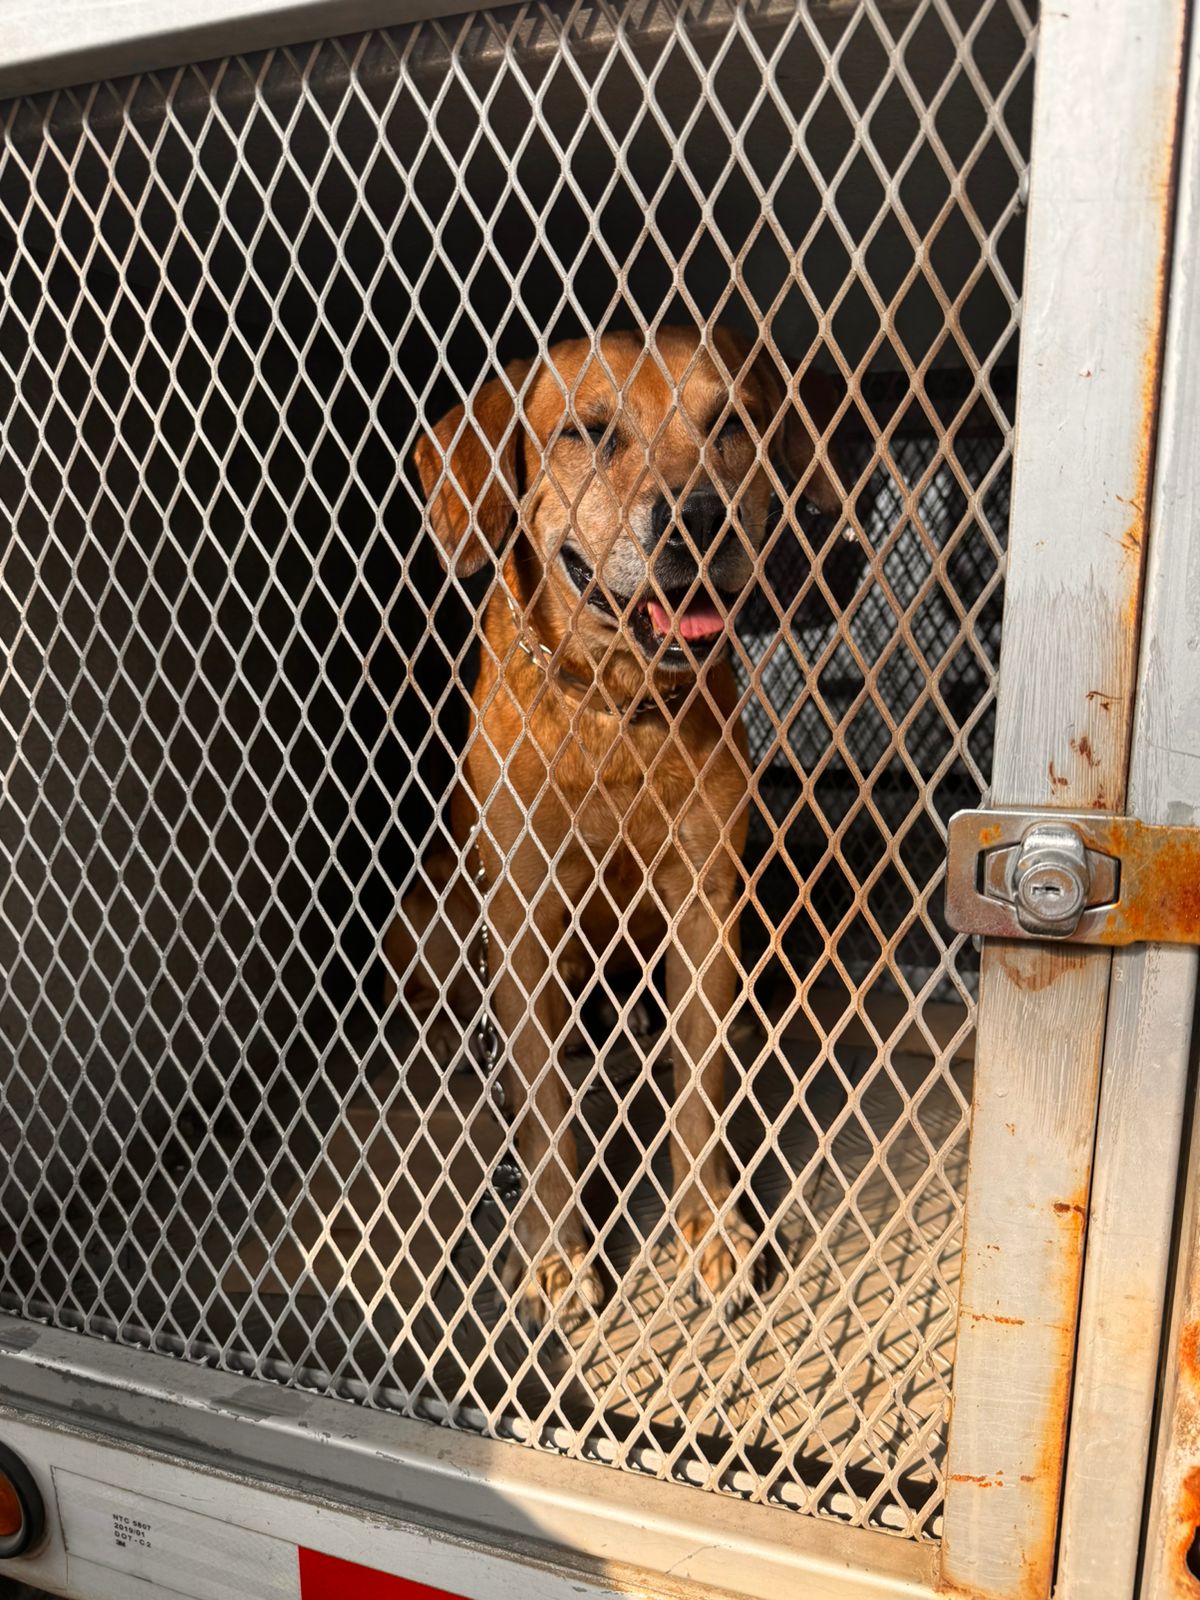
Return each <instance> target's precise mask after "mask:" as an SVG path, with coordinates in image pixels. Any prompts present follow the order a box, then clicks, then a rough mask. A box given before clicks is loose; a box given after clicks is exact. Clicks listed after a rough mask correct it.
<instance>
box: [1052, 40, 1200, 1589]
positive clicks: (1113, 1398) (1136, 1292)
mask: <svg viewBox="0 0 1200 1600" xmlns="http://www.w3.org/2000/svg"><path fill="white" fill-rule="evenodd" d="M1198 88H1200V37H1198V36H1197V34H1196V31H1195V29H1193V31H1192V37H1191V42H1190V48H1189V65H1188V90H1187V112H1186V117H1185V123H1184V133H1183V138H1182V140H1181V143H1180V151H1181V155H1180V172H1179V179H1178V202H1177V204H1178V211H1177V216H1176V219H1175V229H1174V240H1175V243H1174V251H1173V258H1172V263H1171V280H1170V283H1171V288H1170V299H1169V314H1168V325H1167V342H1166V349H1165V353H1164V367H1163V395H1162V409H1161V414H1160V417H1159V425H1158V438H1157V448H1156V461H1155V478H1154V494H1153V500H1152V503H1151V521H1150V540H1149V549H1148V554H1147V566H1146V579H1145V603H1144V607H1143V612H1142V649H1141V661H1140V665H1139V673H1138V691H1137V703H1136V707H1135V713H1134V735H1133V750H1132V755H1131V763H1130V774H1129V804H1128V810H1129V812H1130V814H1131V815H1132V816H1136V817H1139V818H1141V819H1142V820H1144V821H1146V822H1170V823H1177V824H1183V825H1184V826H1187V825H1194V824H1195V823H1196V822H1197V821H1200V672H1198V671H1197V649H1198V647H1200V640H1198V639H1197V635H1196V619H1197V617H1200V483H1198V482H1197V475H1196V418H1197V416H1198V415H1200V105H1198V104H1197V96H1196V91H1197V89H1198ZM1196 972H1197V952H1196V951H1195V950H1190V949H1183V948H1179V947H1169V946H1163V945H1143V946H1139V947H1138V948H1136V949H1133V950H1128V951H1122V952H1121V953H1120V954H1118V955H1117V956H1116V957H1115V958H1114V961H1113V987H1112V998H1111V1001H1110V1009H1109V1019H1108V1032H1107V1039H1106V1043H1105V1053H1104V1076H1103V1085H1102V1089H1101V1098H1100V1122H1099V1128H1098V1132H1097V1138H1096V1154H1095V1164H1094V1172H1093V1183H1092V1200H1091V1213H1090V1220H1089V1232H1088V1250H1087V1260H1086V1264H1085V1268H1084V1280H1083V1301H1082V1306H1081V1312H1080V1338H1079V1350H1078V1356H1077V1376H1076V1381H1075V1389H1074V1394H1073V1399H1072V1408H1071V1439H1070V1445H1069V1450H1068V1458H1067V1476H1066V1483H1065V1490H1064V1499H1063V1528H1062V1542H1061V1548H1060V1556H1059V1570H1058V1583H1057V1589H1056V1593H1057V1594H1058V1595H1060V1596H1061V1600H1109V1597H1110V1596H1112V1595H1114V1594H1121V1595H1125V1594H1132V1593H1133V1591H1134V1586H1135V1580H1136V1572H1137V1560H1138V1541H1139V1533H1140V1528H1141V1514H1142V1505H1143V1500H1144V1496H1145V1493H1146V1463H1147V1456H1148V1451H1149V1445H1150V1430H1151V1421H1152V1417H1153V1412H1154V1395H1155V1383H1156V1379H1157V1376H1158V1363H1159V1351H1160V1341H1161V1337H1162V1326H1163V1316H1164V1297H1165V1294H1166V1285H1167V1270H1168V1263H1169V1259H1170V1252H1171V1239H1172V1219H1173V1216H1174V1211H1175V1205H1176V1198H1177V1189H1178V1161H1179V1149H1180V1140H1181V1134H1182V1129H1183V1117H1184V1104H1185V1098H1186V1093H1187V1078H1188V1059H1189V1049H1190V1043H1191V1033H1192V1018H1193V1011H1194V1008H1195V999H1196ZM1167 1381H1168V1383H1171V1384H1173V1383H1174V1382H1175V1381H1176V1372H1175V1364H1174V1363H1169V1365H1168V1371H1167ZM1117 1461H1119V1462H1120V1464H1121V1469H1120V1471H1119V1472H1114V1471H1113V1463H1114V1462H1117ZM1160 1477H1161V1475H1156V1479H1155V1481H1156V1483H1157V1482H1158V1481H1160ZM1157 1548H1158V1550H1159V1551H1160V1552H1162V1551H1163V1549H1164V1545H1163V1542H1162V1541H1161V1540H1160V1541H1159V1543H1158V1547H1157ZM1158 1592H1159V1591H1158V1590H1155V1589H1151V1590H1149V1591H1148V1593H1150V1594H1157V1593H1158Z"/></svg>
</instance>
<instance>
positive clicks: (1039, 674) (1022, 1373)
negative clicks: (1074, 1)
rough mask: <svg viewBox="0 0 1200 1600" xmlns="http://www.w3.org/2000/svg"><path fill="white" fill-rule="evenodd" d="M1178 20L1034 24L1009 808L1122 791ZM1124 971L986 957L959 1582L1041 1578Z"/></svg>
mask: <svg viewBox="0 0 1200 1600" xmlns="http://www.w3.org/2000/svg"><path fill="white" fill-rule="evenodd" d="M1185 15H1186V7H1185V6H1184V5H1183V4H1182V3H1175V4H1171V5H1160V6H1156V7H1153V8H1150V9H1149V10H1148V9H1147V8H1146V7H1145V6H1143V5H1141V4H1140V3H1137V0H1085V3H1083V4H1080V5H1075V6H1072V7H1071V8H1070V9H1069V11H1063V10H1059V9H1054V10H1051V11H1049V12H1048V13H1044V14H1043V17H1042V30H1043V31H1042V34H1041V38H1040V41H1039V55H1038V78H1037V85H1036V99H1035V112H1034V145H1033V151H1034V155H1033V167H1032V187H1031V200H1030V218H1029V237H1028V251H1027V275H1026V282H1025V291H1024V293H1025V301H1024V321H1023V328H1024V332H1023V340H1022V352H1021V373H1020V401H1019V413H1018V441H1017V453H1016V459H1015V483H1014V504H1013V518H1012V528H1011V538H1010V576H1009V587H1008V591H1007V600H1006V610H1005V636H1004V645H1003V654H1002V662H1001V689H1000V699H999V707H998V723H997V736H996V755H995V764H994V767H993V779H992V781H993V802H994V803H996V804H999V805H1020V806H1039V805H1042V806H1044V805H1054V806H1060V807H1064V808H1070V809H1085V808H1090V807H1095V808H1097V809H1105V810H1120V809H1121V807H1122V803H1123V800H1124V794H1125V778H1126V746H1127V741H1128V736H1129V729H1130V724H1131V716H1132V707H1133V688H1134V677H1135V669H1136V635H1137V619H1138V604H1139V589H1140V571H1141V556H1142V545H1143V533H1144V527H1145V507H1146V504H1147V497H1148V493H1149V488H1150V481H1149V475H1150V446H1151V438H1152V432H1153V424H1154V416H1155V405H1156V391H1157V374H1158V361H1159V345H1160V339H1161V334H1162V315H1163V295H1164V290H1163V285H1164V274H1165V271H1166V250H1167V241H1168V228H1169V217H1170V202H1171V172H1172V161H1173V153H1174V149H1175V138H1176V123H1177V117H1178V106H1179V98H1180V94H1179V79H1180V63H1181V53H1182V43H1183V33H1184V23H1185ZM1109 968H1110V958H1109V956H1108V955H1107V954H1106V953H1104V952H1102V951H1084V950H1073V949H1069V948H1063V949H1055V948H1047V947H1045V946H1033V945H1022V944H1015V943H1014V944H1008V943H1004V942H996V943H993V944H992V945H990V946H988V947H987V949H986V950H985V956H984V963H983V976H982V989H981V1001H980V1018H979V1040H978V1051H977V1066H976V1079H975V1105H974V1121H973V1131H972V1146H971V1171H970V1176H969V1181H968V1190H967V1218H968V1222H967V1240H966V1249H965V1254H964V1264H963V1266H964V1279H963V1289H962V1297H961V1302H960V1313H959V1340H958V1353H957V1361H956V1371H955V1405H954V1413H953V1421H952V1425H951V1434H950V1452H949V1459H948V1487H947V1501H946V1516H945V1541H944V1549H943V1566H942V1579H943V1582H944V1583H945V1584H946V1586H947V1587H949V1588H951V1589H957V1590H959V1591H963V1592H966V1593H970V1594H978V1595H986V1596H997V1597H998V1596H1012V1597H1017V1596H1022V1597H1026V1596H1028V1597H1033V1596H1040V1595H1044V1594H1046V1593H1047V1592H1048V1591H1049V1588H1050V1584H1051V1578H1052V1570H1053V1560H1054V1546H1055V1535H1056V1529H1057V1517H1058V1502H1059V1485H1060V1481H1061V1471H1062V1454H1063V1444H1064V1438H1065V1430H1066V1421H1067V1404H1068V1395H1069V1382H1070V1372H1071V1362H1072V1353H1073V1347H1074V1340H1075V1329H1076V1314H1077V1304H1078V1285H1079V1275H1080V1268H1081V1261H1082V1252H1083V1239H1084V1228H1085V1220H1086V1213H1087V1206H1088V1189H1089V1172H1090V1163H1091V1156H1092V1146H1093V1135H1094V1129H1095V1120H1096V1108H1097V1096H1098V1089H1099V1065H1100V1055H1101V1042H1102V1039H1103V1034H1104V1019H1105V1011H1106V1005H1107V998H1108V980H1109ZM1098 1509H1099V1508H1098ZM1111 1592H1112V1591H1110V1593H1111Z"/></svg>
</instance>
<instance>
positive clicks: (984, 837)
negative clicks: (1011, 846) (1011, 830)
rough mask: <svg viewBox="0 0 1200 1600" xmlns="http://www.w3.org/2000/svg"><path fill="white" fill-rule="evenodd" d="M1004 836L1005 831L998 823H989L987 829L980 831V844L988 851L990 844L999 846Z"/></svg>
mask: <svg viewBox="0 0 1200 1600" xmlns="http://www.w3.org/2000/svg"><path fill="white" fill-rule="evenodd" d="M1003 835H1004V829H1003V828H1002V827H1001V826H1000V824H999V823H998V822H989V823H988V825H987V827H986V828H980V830H979V843H980V844H981V845H982V846H983V847H984V848H985V849H986V848H987V846H988V845H990V844H998V843H999V842H1000V840H1001V838H1002V837H1003Z"/></svg>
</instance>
